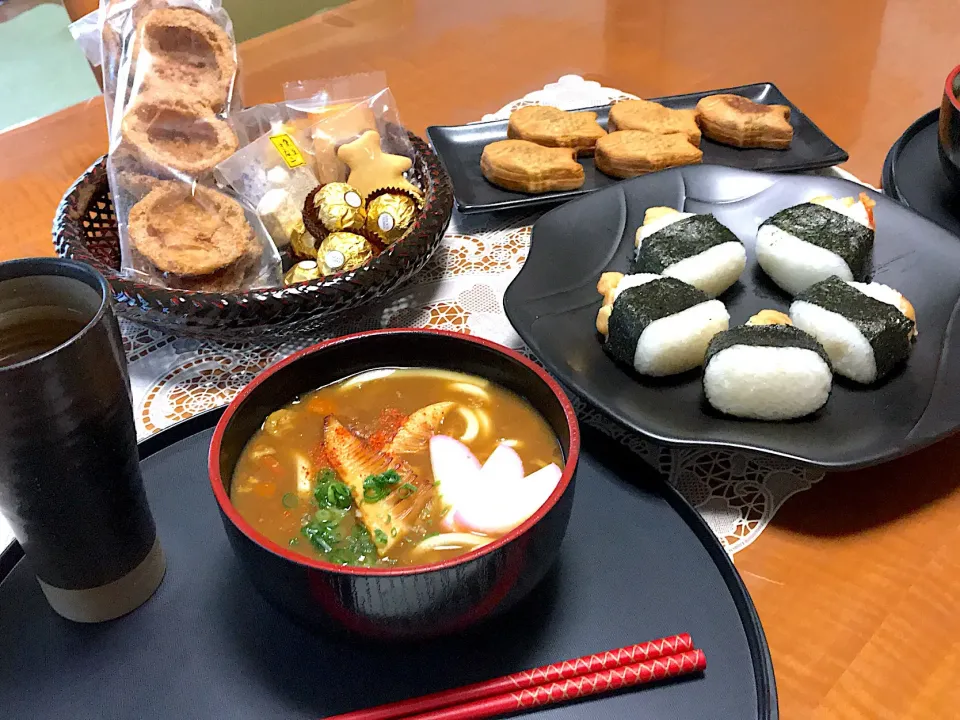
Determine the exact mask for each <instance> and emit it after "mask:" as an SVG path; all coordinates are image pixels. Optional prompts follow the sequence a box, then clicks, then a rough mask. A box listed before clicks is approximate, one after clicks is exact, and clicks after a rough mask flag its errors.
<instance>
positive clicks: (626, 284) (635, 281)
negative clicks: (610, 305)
mask: <svg viewBox="0 0 960 720" xmlns="http://www.w3.org/2000/svg"><path fill="white" fill-rule="evenodd" d="M661 277H662V276H661V275H654V274H653V273H637V274H636V275H624V276H623V277H622V278H620V282H618V283H617V286H616V287H615V288H614V289H613V299H614V301H616V299H617V298H618V297H620V293H622V292H623V291H624V290H626V289H627V288H632V287H640V286H641V285H646V284H647V283H648V282H653V281H654V280H659V279H660V278H661Z"/></svg>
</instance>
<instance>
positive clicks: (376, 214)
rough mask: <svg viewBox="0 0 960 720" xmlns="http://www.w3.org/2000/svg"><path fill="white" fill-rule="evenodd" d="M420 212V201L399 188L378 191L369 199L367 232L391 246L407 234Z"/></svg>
mask: <svg viewBox="0 0 960 720" xmlns="http://www.w3.org/2000/svg"><path fill="white" fill-rule="evenodd" d="M418 212H420V201H419V198H417V197H416V196H415V195H413V194H412V193H410V192H407V191H406V190H401V189H398V188H385V189H383V190H377V191H375V192H373V193H371V194H370V197H369V198H367V223H366V228H367V232H368V233H369V234H370V235H372V236H373V237H374V238H376V239H378V240H380V241H382V242H384V243H386V244H388V245H389V244H390V243H393V242H396V241H397V240H399V239H400V238H402V237H403V236H404V235H406V234H407V231H408V230H409V229H410V227H411V226H412V225H413V223H414V221H415V220H416V219H417V213H418Z"/></svg>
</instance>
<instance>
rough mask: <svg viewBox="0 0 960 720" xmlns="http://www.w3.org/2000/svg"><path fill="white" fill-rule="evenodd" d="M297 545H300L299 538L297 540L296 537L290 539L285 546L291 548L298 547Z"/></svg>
mask: <svg viewBox="0 0 960 720" xmlns="http://www.w3.org/2000/svg"><path fill="white" fill-rule="evenodd" d="M299 544H300V538H297V537H292V538H290V541H289V542H288V543H287V545H289V546H290V547H293V546H294V545H299Z"/></svg>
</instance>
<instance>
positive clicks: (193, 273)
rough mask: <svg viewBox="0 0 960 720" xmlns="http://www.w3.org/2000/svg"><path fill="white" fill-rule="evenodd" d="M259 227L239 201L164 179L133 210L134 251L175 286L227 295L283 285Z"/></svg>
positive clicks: (161, 276) (140, 258) (276, 265)
mask: <svg viewBox="0 0 960 720" xmlns="http://www.w3.org/2000/svg"><path fill="white" fill-rule="evenodd" d="M253 228H254V224H251V222H250V219H249V217H248V213H247V211H246V210H245V209H244V208H243V207H242V206H241V205H240V203H238V202H237V201H236V200H234V199H233V198H231V197H228V196H226V195H224V194H223V193H221V192H218V191H216V190H211V189H209V188H205V187H202V186H199V185H198V186H195V187H194V188H192V189H191V188H189V187H187V186H186V185H184V184H183V183H177V182H169V181H160V182H158V183H156V184H155V185H154V187H153V189H152V190H150V192H148V193H147V194H146V196H145V197H144V198H143V199H142V200H140V201H139V202H138V203H137V204H136V205H134V206H133V208H132V209H131V211H130V218H129V228H128V231H129V241H130V252H131V254H133V255H135V256H137V258H138V259H139V260H140V261H141V262H142V263H149V265H150V266H151V267H152V268H154V269H155V271H156V272H157V273H158V274H159V276H160V278H161V279H162V280H163V281H164V283H165V284H166V285H167V286H169V287H176V288H182V289H187V290H207V291H211V292H225V291H230V290H235V289H236V288H238V287H242V286H249V287H259V286H264V285H275V284H279V277H278V274H279V267H280V266H279V263H277V262H268V263H264V262H263V254H264V252H265V250H266V248H265V246H264V244H263V243H262V242H261V241H260V239H259V238H258V237H257V233H256V232H255V231H254V229H253ZM274 252H275V251H274Z"/></svg>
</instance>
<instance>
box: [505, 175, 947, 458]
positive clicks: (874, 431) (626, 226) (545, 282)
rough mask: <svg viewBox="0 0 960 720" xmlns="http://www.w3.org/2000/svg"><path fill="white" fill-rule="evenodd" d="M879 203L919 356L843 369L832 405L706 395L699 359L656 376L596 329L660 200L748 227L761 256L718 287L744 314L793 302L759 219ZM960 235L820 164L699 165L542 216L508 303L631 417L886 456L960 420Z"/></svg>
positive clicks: (883, 264) (574, 377) (736, 445)
mask: <svg viewBox="0 0 960 720" xmlns="http://www.w3.org/2000/svg"><path fill="white" fill-rule="evenodd" d="M861 191H866V192H867V194H869V195H870V196H871V197H872V198H873V199H874V200H876V202H877V205H876V207H875V208H874V215H875V217H876V221H877V233H876V241H875V245H874V252H873V269H872V270H873V271H872V273H871V274H872V277H873V279H874V280H876V281H877V282H881V283H884V284H886V285H890V286H891V287H894V288H896V289H897V290H899V291H900V292H902V293H903V294H904V295H905V296H906V297H907V298H908V299H909V300H910V301H911V302H912V303H913V306H914V308H915V309H916V313H917V327H918V329H919V337H918V339H917V342H916V344H915V347H914V348H913V353H912V355H911V356H910V359H909V360H908V361H907V362H906V363H905V364H904V365H902V366H901V367H899V368H897V370H895V371H894V372H893V373H892V374H891V375H890V376H888V377H887V378H885V379H884V380H883V381H881V382H880V383H877V384H876V385H873V386H869V387H868V386H861V385H856V384H854V383H851V382H849V381H846V380H844V379H843V378H839V377H835V378H834V383H833V393H832V395H831V397H830V400H829V401H828V402H827V404H826V406H824V407H823V408H822V409H821V410H819V411H818V412H816V413H814V414H813V415H810V416H808V417H805V418H801V419H799V420H795V421H791V422H781V423H776V422H761V421H756V420H741V419H738V418H733V417H729V416H725V415H721V414H720V413H718V412H716V411H714V410H713V409H712V408H711V407H710V406H709V405H708V404H707V403H706V401H705V400H704V399H703V389H702V387H701V376H702V373H701V372H700V371H699V370H696V371H690V372H688V373H684V374H682V375H674V376H671V377H668V378H661V379H654V378H644V377H641V376H640V375H638V374H636V373H634V372H632V371H630V370H627V369H625V368H623V367H621V366H620V365H618V364H616V363H614V361H613V360H612V359H611V358H610V357H609V356H608V355H607V354H606V353H605V352H603V349H602V347H601V344H600V341H599V339H598V334H597V331H596V325H595V323H596V317H597V310H598V309H599V308H600V300H601V298H600V295H599V294H598V293H597V290H596V287H597V279H598V278H599V277H600V274H601V273H602V272H604V271H606V270H617V271H620V272H628V271H629V267H630V258H631V257H632V256H633V253H634V235H635V234H636V231H637V228H638V227H639V226H640V224H641V223H642V222H643V215H644V212H645V211H646V209H647V208H648V207H652V206H656V205H668V206H670V207H674V208H677V209H679V210H684V211H686V212H693V213H712V214H713V215H714V216H715V217H716V218H717V219H718V220H719V221H720V222H721V223H723V224H724V225H726V226H727V227H728V228H730V229H731V230H732V231H733V232H734V233H735V234H736V235H737V237H739V238H740V239H741V240H742V241H743V243H744V245H745V246H746V251H747V268H746V270H744V272H743V274H742V275H741V276H740V280H739V282H737V283H736V284H735V285H734V286H733V287H732V288H730V289H729V290H727V292H725V293H723V294H722V295H721V296H720V297H719V298H718V299H719V300H721V301H722V302H723V303H724V304H725V305H726V307H727V311H728V312H729V313H730V325H731V326H734V325H741V324H743V323H744V322H746V321H747V319H748V318H749V317H750V316H751V315H753V314H754V313H757V312H759V311H760V310H763V309H764V308H771V309H775V310H781V311H786V310H787V309H788V308H789V306H790V297H789V296H787V295H786V293H784V292H782V291H781V290H780V289H779V288H778V287H777V286H776V285H774V284H773V282H772V281H771V280H770V279H769V278H767V277H766V275H765V274H764V273H763V271H762V270H761V269H760V267H759V266H758V265H757V262H756V253H755V252H754V241H755V239H756V234H757V227H758V226H759V224H760V223H761V222H762V221H763V220H764V219H765V218H768V217H770V216H771V215H773V214H774V213H775V212H777V211H779V210H782V209H783V208H786V207H790V206H792V205H797V204H798V203H801V202H805V201H807V200H809V199H810V198H812V197H815V196H817V195H833V196H835V197H843V196H846V195H852V196H856V195H857V193H859V192H861ZM958 267H960V243H958V242H957V238H956V237H955V236H953V235H951V234H950V233H948V232H947V231H946V230H943V229H942V228H940V227H938V226H937V225H934V224H933V223H932V222H930V221H929V220H927V219H925V218H923V217H921V216H920V215H918V214H917V213H915V212H913V211H912V210H909V209H907V208H905V207H904V206H903V205H901V204H900V203H898V202H895V201H894V200H891V199H890V198H887V197H883V196H882V195H880V194H878V193H876V192H872V191H870V190H867V189H866V188H864V187H863V186H861V185H857V184H855V183H851V182H848V181H846V180H839V179H836V178H826V177H817V176H812V175H771V174H763V173H751V172H745V171H743V170H734V169H732V168H725V167H716V166H714V167H709V166H699V165H693V166H690V167H685V168H675V169H673V170H665V171H664V172H659V173H654V174H652V175H646V176H644V177H639V178H634V179H633V180H627V181H625V182H623V183H620V184H619V185H617V186H615V187H612V188H609V189H607V190H603V191H601V192H598V193H593V194H592V195H588V196H587V197H583V198H580V199H578V200H575V201H573V202H570V203H567V204H566V205H563V206H561V207H558V208H555V209H554V210H551V211H550V212H548V213H546V214H545V215H544V216H543V217H541V218H540V219H539V220H538V221H537V222H536V224H535V225H534V226H533V236H532V238H531V244H530V253H529V255H528V257H527V261H526V263H524V266H523V269H522V270H521V271H520V274H519V275H517V277H516V279H515V280H514V281H513V283H512V284H511V285H510V287H508V288H507V291H506V293H505V295H504V302H503V306H504V310H505V311H506V314H507V317H508V318H509V319H510V322H511V323H512V324H513V326H514V328H515V329H516V331H517V333H518V334H519V335H520V337H521V338H523V341H524V342H525V343H526V344H527V345H528V346H529V347H530V349H531V350H533V352H534V354H535V355H536V356H537V357H538V358H539V359H540V360H541V361H542V362H543V364H544V365H545V366H546V367H547V369H548V370H550V372H551V373H552V374H553V375H555V376H556V377H557V378H558V379H559V380H560V381H561V382H562V383H563V384H564V385H565V386H567V387H569V388H571V389H572V390H574V391H575V392H577V393H578V394H579V395H581V396H582V397H584V398H585V399H586V400H587V401H589V402H590V403H591V404H593V405H594V406H596V407H598V408H601V409H602V410H604V411H605V412H606V413H607V414H609V415H610V416H611V417H613V418H615V419H616V420H618V421H620V422H621V423H623V424H624V425H626V426H627V427H630V428H632V429H633V430H635V431H637V432H640V433H643V434H645V435H647V436H649V437H652V438H653V439H655V440H657V441H659V442H663V443H667V444H676V445H707V446H714V447H727V448H731V449H740V450H750V451H754V452H764V453H769V454H773V455H779V456H781V457H785V458H789V459H790V460H794V461H801V462H804V463H810V464H813V465H819V466H821V467H825V468H831V469H850V468H854V467H863V466H867V465H872V464H876V463H878V462H881V461H883V460H888V459H891V458H893V457H896V456H898V455H904V454H906V453H908V452H911V451H913V450H918V449H920V448H921V447H924V446H925V445H929V444H930V443H932V442H934V441H936V440H938V439H940V438H942V437H944V436H946V435H948V434H950V433H952V432H954V431H956V430H957V429H958V428H960V394H958V393H957V388H958V387H960V343H958V340H957V328H958V317H960V283H958V282H957V268H958Z"/></svg>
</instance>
